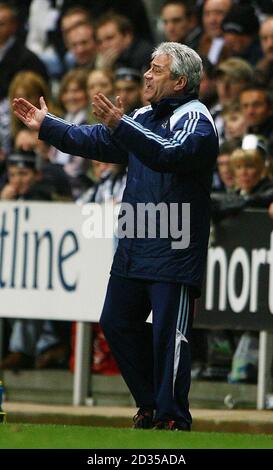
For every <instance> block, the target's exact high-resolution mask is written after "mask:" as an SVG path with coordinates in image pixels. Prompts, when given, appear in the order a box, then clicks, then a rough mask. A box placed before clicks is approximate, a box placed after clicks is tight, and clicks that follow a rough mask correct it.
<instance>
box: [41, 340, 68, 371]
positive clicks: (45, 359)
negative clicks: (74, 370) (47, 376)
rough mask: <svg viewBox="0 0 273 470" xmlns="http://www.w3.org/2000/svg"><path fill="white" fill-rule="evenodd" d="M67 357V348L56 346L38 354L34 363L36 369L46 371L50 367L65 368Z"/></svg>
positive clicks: (60, 345) (61, 345)
mask: <svg viewBox="0 0 273 470" xmlns="http://www.w3.org/2000/svg"><path fill="white" fill-rule="evenodd" d="M67 357H68V350H67V347H66V346H65V345H63V344H58V345H56V346H53V347H52V348H50V349H48V350H47V351H45V352H44V353H42V354H40V355H39V356H38V357H37V359H36V362H35V367H36V369H47V368H50V367H53V368H54V367H57V368H58V367H65V365H66V362H67Z"/></svg>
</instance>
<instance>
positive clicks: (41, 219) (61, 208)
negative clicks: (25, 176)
mask: <svg viewBox="0 0 273 470" xmlns="http://www.w3.org/2000/svg"><path fill="white" fill-rule="evenodd" d="M88 206H89V207H90V208H91V207H93V206H95V205H91V204H90V205H88ZM86 207H87V206H85V214H86V215H82V211H83V208H82V207H80V206H77V205H76V204H73V203H40V202H31V203H27V202H23V201H18V202H1V203H0V317H22V318H47V319H54V320H61V319H62V320H76V321H97V320H98V319H99V317H100V313H101V310H102V306H103V301H104V297H105V292H106V286H107V282H108V278H109V271H110V268H111V263H112V258H113V239H112V238H110V237H109V238H89V239H88V238H86V237H85V236H83V228H84V227H85V234H86V229H87V227H88V221H89V220H90V217H89V219H88V215H87V214H89V215H90V210H86ZM96 209H97V207H96ZM101 210H102V211H103V213H102V219H103V218H104V217H105V220H106V219H107V220H109V219H110V220H111V213H110V211H111V210H112V208H111V205H109V206H106V207H104V208H102V209H101ZM108 211H109V214H108ZM90 228H92V227H90ZM108 235H109V233H108Z"/></svg>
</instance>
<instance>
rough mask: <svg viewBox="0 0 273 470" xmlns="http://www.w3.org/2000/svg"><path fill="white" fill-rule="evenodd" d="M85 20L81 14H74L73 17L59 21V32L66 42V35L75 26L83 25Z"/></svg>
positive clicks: (65, 17) (84, 16) (66, 17)
mask: <svg viewBox="0 0 273 470" xmlns="http://www.w3.org/2000/svg"><path fill="white" fill-rule="evenodd" d="M86 20H87V18H86V15H85V14H84V13H83V12H75V13H74V14H73V15H69V16H64V17H63V18H62V20H61V31H62V35H63V38H64V41H65V42H66V36H67V33H69V31H70V30H71V29H73V28H74V27H75V26H77V25H79V24H81V23H84V22H85V21H86Z"/></svg>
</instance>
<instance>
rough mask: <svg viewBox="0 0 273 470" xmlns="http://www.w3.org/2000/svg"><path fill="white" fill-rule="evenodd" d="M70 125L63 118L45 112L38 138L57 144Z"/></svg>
mask: <svg viewBox="0 0 273 470" xmlns="http://www.w3.org/2000/svg"><path fill="white" fill-rule="evenodd" d="M70 126H71V125H70V124H68V123H67V122H66V121H64V120H63V119H60V118H58V117H57V116H54V115H53V114H50V113H47V115H46V116H45V118H44V120H43V122H42V124H41V127H40V131H39V135H38V138H39V139H40V140H44V141H48V142H49V143H50V144H51V145H54V146H58V145H60V143H61V142H62V141H63V137H64V135H65V134H66V132H67V130H68V129H69V127H70Z"/></svg>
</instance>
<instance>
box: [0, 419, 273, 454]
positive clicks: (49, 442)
mask: <svg viewBox="0 0 273 470" xmlns="http://www.w3.org/2000/svg"><path fill="white" fill-rule="evenodd" d="M0 448H1V449H26V448H28V449H29V448H30V449H181V448H183V449H273V435H269V434H239V433H236V434H235V433H212V432H191V433H187V432H179V431H177V432H169V431H142V430H133V429H120V428H102V427H100V428H98V427H96V428H95V427H88V426H64V425H45V424H44V425H40V424H36V425H35V424H34V425H33V424H0Z"/></svg>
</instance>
